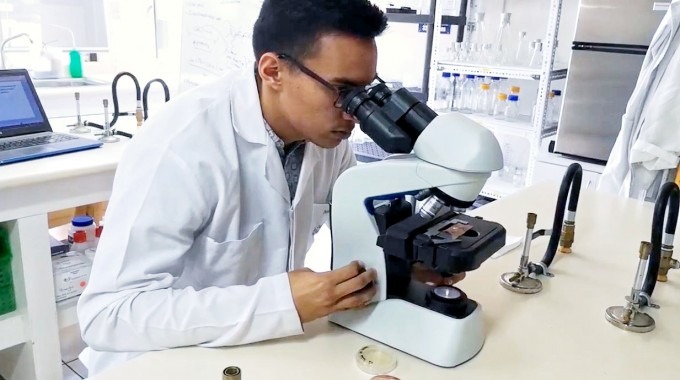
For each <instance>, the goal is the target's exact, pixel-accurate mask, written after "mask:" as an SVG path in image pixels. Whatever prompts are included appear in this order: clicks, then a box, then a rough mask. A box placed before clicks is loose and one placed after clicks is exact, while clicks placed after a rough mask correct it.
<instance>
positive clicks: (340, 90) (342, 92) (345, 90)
mask: <svg viewBox="0 0 680 380" xmlns="http://www.w3.org/2000/svg"><path fill="white" fill-rule="evenodd" d="M278 57H279V59H284V60H286V61H288V62H290V63H292V64H293V65H294V66H295V67H297V68H298V69H300V71H302V72H303V73H305V74H306V75H308V76H309V77H311V78H312V79H314V80H316V81H317V82H319V83H321V85H323V86H324V87H326V88H327V89H329V90H331V91H333V92H335V93H336V94H337V97H336V98H335V101H334V102H333V106H335V107H336V108H342V101H343V100H344V99H345V97H346V96H347V94H349V93H350V92H351V91H352V90H354V89H356V88H357V87H361V86H348V85H343V86H336V85H332V84H330V83H328V82H327V81H326V80H325V79H323V78H321V76H319V75H318V74H317V73H315V72H313V71H312V70H310V69H308V68H307V67H305V65H303V64H302V63H300V62H298V60H296V59H295V58H293V57H291V56H290V55H288V54H279V56H278Z"/></svg>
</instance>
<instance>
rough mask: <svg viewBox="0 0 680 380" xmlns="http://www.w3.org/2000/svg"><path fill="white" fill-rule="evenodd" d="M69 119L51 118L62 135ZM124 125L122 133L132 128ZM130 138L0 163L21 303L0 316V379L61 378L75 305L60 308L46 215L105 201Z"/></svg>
mask: <svg viewBox="0 0 680 380" xmlns="http://www.w3.org/2000/svg"><path fill="white" fill-rule="evenodd" d="M121 120H122V119H121ZM71 121H72V120H69V119H68V118H67V119H63V120H58V121H53V120H51V122H52V127H53V129H54V130H55V131H57V132H67V131H68V128H67V127H66V125H67V124H68V123H70V122H71ZM127 123H128V121H121V126H120V127H121V129H131V128H132V127H129V126H128V124H127ZM124 125H125V127H124ZM95 133H99V130H96V129H92V132H91V133H90V134H89V135H79V136H84V137H90V138H96V136H94V134H95ZM127 140H128V139H126V138H122V137H121V140H120V142H118V143H112V144H104V145H103V146H102V147H100V148H97V149H92V150H87V151H81V152H74V153H68V154H63V155H58V156H53V157H49V158H42V159H37V160H32V161H26V162H21V163H14V164H10V165H3V166H0V199H2V202H0V225H1V226H2V227H3V228H4V229H6V230H7V231H8V233H9V240H10V243H11V249H12V254H13V260H12V264H11V267H12V274H13V277H14V293H15V296H16V304H17V306H16V310H15V311H13V312H10V313H8V314H4V315H1V316H0V374H2V375H4V376H5V378H7V379H8V380H10V379H22V380H23V379H26V380H30V379H41V380H42V379H61V377H62V367H61V353H60V342H59V329H60V327H63V326H64V325H67V324H73V323H75V322H77V318H76V303H75V301H73V300H71V301H70V302H66V303H63V304H60V305H57V304H56V299H55V292H54V283H53V274H52V260H51V255H50V254H49V252H50V246H49V244H50V243H49V239H48V236H49V232H48V228H49V226H48V214H49V213H51V212H55V211H58V210H64V209H69V208H75V207H78V206H82V205H87V204H96V203H98V202H104V201H107V200H108V199H109V196H110V193H111V188H112V185H113V178H114V173H115V170H116V167H117V165H118V162H119V160H120V158H121V156H122V154H123V152H124V150H125V146H126V141H127Z"/></svg>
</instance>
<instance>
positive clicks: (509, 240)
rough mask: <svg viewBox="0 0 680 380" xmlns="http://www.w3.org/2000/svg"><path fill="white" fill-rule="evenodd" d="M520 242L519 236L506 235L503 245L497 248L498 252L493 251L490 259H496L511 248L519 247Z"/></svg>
mask: <svg viewBox="0 0 680 380" xmlns="http://www.w3.org/2000/svg"><path fill="white" fill-rule="evenodd" d="M520 243H522V238H521V237H519V236H510V235H508V236H506V237H505V246H504V247H503V248H501V249H499V250H498V252H496V253H494V254H493V256H491V258H492V259H497V258H499V257H501V256H505V254H506V253H509V252H511V251H512V250H513V249H515V248H517V247H519V245H520Z"/></svg>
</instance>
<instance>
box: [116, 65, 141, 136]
mask: <svg viewBox="0 0 680 380" xmlns="http://www.w3.org/2000/svg"><path fill="white" fill-rule="evenodd" d="M123 76H128V77H130V78H132V81H133V82H135V91H136V93H137V104H139V102H141V101H142V89H141V87H140V86H139V81H138V80H137V77H136V76H134V75H133V74H131V73H129V72H127V71H123V72H121V73H118V74H117V75H116V76H115V77H114V78H113V83H112V84H111V93H112V95H111V96H112V98H113V99H112V100H113V119H112V120H111V126H112V127H113V126H114V125H116V122H117V121H118V116H124V115H130V113H128V112H125V113H121V112H120V108H119V106H118V80H120V78H121V77H123Z"/></svg>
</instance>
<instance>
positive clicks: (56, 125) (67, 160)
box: [0, 117, 137, 189]
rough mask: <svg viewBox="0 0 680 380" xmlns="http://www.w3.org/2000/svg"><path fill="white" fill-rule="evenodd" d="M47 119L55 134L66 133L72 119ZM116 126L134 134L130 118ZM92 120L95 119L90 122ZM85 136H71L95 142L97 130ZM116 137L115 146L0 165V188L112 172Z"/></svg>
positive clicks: (119, 147)
mask: <svg viewBox="0 0 680 380" xmlns="http://www.w3.org/2000/svg"><path fill="white" fill-rule="evenodd" d="M57 120H58V121H56V122H55V121H53V120H50V123H51V124H52V129H53V130H54V131H55V132H61V133H68V131H69V128H67V126H66V125H67V124H69V123H72V122H73V121H75V119H67V118H60V119H57ZM119 120H120V121H119V122H118V124H117V125H116V127H117V128H118V129H119V130H121V131H134V130H135V129H136V128H137V127H136V124H135V122H134V118H129V117H121V118H120V119H119ZM92 121H95V120H92ZM90 131H91V132H90V133H89V134H72V135H74V136H78V137H84V138H90V139H97V138H98V136H95V134H97V133H100V132H101V130H99V129H95V128H90ZM118 137H120V141H119V142H117V143H107V144H104V145H103V146H101V147H100V148H95V149H90V150H85V151H80V152H72V153H66V154H62V155H57V156H52V157H49V158H41V159H35V160H30V161H24V162H17V163H12V164H8V165H2V166H0V189H5V188H12V187H19V186H24V185H28V184H38V183H44V182H49V181H51V180H56V179H64V178H71V177H74V176H76V175H82V174H93V173H100V172H102V171H106V170H115V169H116V167H117V166H118V161H120V157H121V155H122V154H123V151H124V149H125V146H126V142H127V141H128V140H129V139H128V138H126V137H123V136H118Z"/></svg>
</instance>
